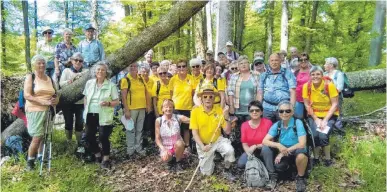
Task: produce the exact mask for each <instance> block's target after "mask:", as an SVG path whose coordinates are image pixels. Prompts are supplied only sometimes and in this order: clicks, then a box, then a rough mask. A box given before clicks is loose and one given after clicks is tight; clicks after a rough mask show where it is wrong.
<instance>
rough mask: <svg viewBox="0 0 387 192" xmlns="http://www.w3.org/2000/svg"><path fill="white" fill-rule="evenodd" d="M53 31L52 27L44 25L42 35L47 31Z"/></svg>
mask: <svg viewBox="0 0 387 192" xmlns="http://www.w3.org/2000/svg"><path fill="white" fill-rule="evenodd" d="M49 31H50V32H51V33H54V30H52V29H51V27H44V28H43V31H42V35H44V33H45V32H49Z"/></svg>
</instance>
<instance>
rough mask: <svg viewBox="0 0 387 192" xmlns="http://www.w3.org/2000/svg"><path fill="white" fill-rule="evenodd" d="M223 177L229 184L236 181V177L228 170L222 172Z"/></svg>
mask: <svg viewBox="0 0 387 192" xmlns="http://www.w3.org/2000/svg"><path fill="white" fill-rule="evenodd" d="M223 177H224V178H226V179H227V180H229V181H231V182H232V181H235V180H236V177H235V176H234V175H233V174H232V173H231V170H229V169H225V170H224V171H223Z"/></svg>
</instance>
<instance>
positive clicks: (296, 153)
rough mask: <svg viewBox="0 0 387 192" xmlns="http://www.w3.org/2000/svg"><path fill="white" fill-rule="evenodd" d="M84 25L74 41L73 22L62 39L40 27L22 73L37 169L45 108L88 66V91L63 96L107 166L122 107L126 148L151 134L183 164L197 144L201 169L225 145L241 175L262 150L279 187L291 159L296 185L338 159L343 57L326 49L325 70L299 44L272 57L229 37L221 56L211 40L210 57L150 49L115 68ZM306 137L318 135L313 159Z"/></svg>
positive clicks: (167, 156) (69, 124)
mask: <svg viewBox="0 0 387 192" xmlns="http://www.w3.org/2000/svg"><path fill="white" fill-rule="evenodd" d="M84 32H85V36H86V39H85V40H82V41H81V42H80V43H79V45H78V47H75V46H74V45H73V44H72V43H71V35H72V32H71V30H69V29H65V30H63V39H64V40H63V42H61V43H59V44H57V45H54V43H53V42H52V34H53V30H52V29H50V28H46V29H45V30H44V31H43V33H42V34H43V36H44V37H45V39H44V40H43V41H42V42H40V43H39V45H38V50H37V55H35V56H34V57H33V59H32V64H33V71H34V72H33V74H27V77H26V80H25V83H24V97H25V99H26V106H25V111H26V117H27V127H28V133H29V134H30V135H31V137H32V142H31V144H30V147H29V150H28V160H27V168H28V169H29V170H31V169H33V168H34V162H35V159H36V158H37V159H39V158H41V156H42V154H41V152H42V147H41V143H42V142H43V141H42V140H43V139H42V138H43V135H44V124H45V122H46V121H45V117H46V116H47V113H49V107H50V106H55V105H57V104H58V97H56V90H57V88H59V87H60V88H63V87H66V86H69V85H71V84H72V83H74V81H76V80H77V79H78V78H79V77H80V76H82V74H84V73H85V72H86V71H87V70H92V72H93V74H94V78H92V79H91V80H88V81H87V83H86V85H85V87H84V88H83V95H84V97H83V98H82V99H80V100H79V101H77V102H75V103H73V104H71V105H66V106H62V111H63V116H64V119H65V131H66V137H67V140H68V142H69V143H70V142H71V140H72V135H73V133H75V137H76V140H77V143H78V146H79V147H82V146H81V137H82V133H83V132H84V133H85V138H86V143H87V146H88V149H87V150H89V151H90V152H91V153H92V154H94V155H95V161H96V162H98V163H100V164H101V167H102V168H104V169H110V168H111V161H110V159H109V155H110V141H109V136H110V135H111V133H112V131H113V128H114V126H113V117H114V115H117V114H118V111H119V110H120V108H122V118H121V121H122V123H123V124H124V127H125V134H126V145H127V150H126V154H127V156H128V157H129V158H130V157H133V156H136V155H137V156H145V155H146V151H145V149H144V143H143V141H144V140H145V141H147V139H148V137H149V140H150V141H149V142H150V143H152V142H154V144H155V145H156V146H157V147H158V148H159V151H160V159H161V161H162V162H165V163H166V164H167V165H168V167H169V169H170V170H174V171H179V170H182V169H184V165H183V164H182V162H183V160H184V159H185V158H188V157H189V156H190V154H192V153H197V155H198V158H199V160H200V163H199V167H200V172H201V173H202V174H204V175H211V174H212V173H213V171H214V167H215V163H214V159H216V156H217V154H220V155H221V157H223V159H224V170H223V172H222V173H223V175H224V176H225V178H227V179H229V180H235V176H234V175H233V173H232V167H233V165H234V164H236V165H237V167H238V168H241V169H243V168H244V167H245V166H246V164H247V163H248V161H249V160H250V159H251V158H250V157H251V156H255V157H257V158H259V159H260V160H262V161H263V163H264V165H265V169H267V172H268V176H269V180H268V182H267V187H269V188H271V189H274V188H275V187H276V183H277V180H278V177H279V174H281V173H282V172H285V171H287V170H288V169H289V167H292V166H293V167H295V168H296V169H295V170H296V172H297V176H296V188H297V191H305V189H306V177H307V175H306V170H307V165H308V163H309V161H310V160H312V161H313V163H314V164H320V161H321V163H322V164H323V165H325V166H330V165H331V164H332V159H331V154H330V153H331V151H330V145H329V137H330V134H331V132H332V130H333V128H334V127H337V128H340V123H339V121H337V120H338V119H339V117H340V116H341V115H342V114H341V106H342V103H343V96H342V93H341V92H342V90H343V86H344V80H343V79H344V75H343V73H342V72H341V71H339V70H337V68H338V60H337V59H336V58H334V57H329V58H326V59H325V64H324V69H325V72H324V70H323V69H322V68H321V67H320V66H318V65H312V64H311V63H310V62H309V55H308V54H307V53H301V54H299V53H298V51H297V49H296V48H295V47H291V48H290V52H291V55H289V57H288V55H287V52H286V51H285V50H282V51H280V52H279V53H273V54H271V55H270V56H269V58H268V59H267V60H268V64H265V62H264V61H265V55H264V53H263V52H261V51H257V52H255V53H254V58H253V60H252V63H251V62H250V60H249V58H248V57H247V56H245V55H241V56H240V55H239V54H238V53H236V52H235V51H233V49H232V48H233V44H232V42H227V44H226V47H227V50H226V51H225V52H219V53H217V58H218V60H215V57H214V52H213V51H212V50H207V52H206V57H205V58H203V59H201V58H192V59H191V60H189V61H186V60H178V61H175V62H174V61H170V60H163V61H161V62H160V63H159V62H156V61H153V51H152V50H150V51H148V52H146V53H145V55H144V58H145V60H144V61H138V62H133V63H128V66H127V68H125V69H124V70H123V71H121V72H120V73H118V74H117V75H115V76H113V77H111V74H110V73H111V72H110V70H109V64H108V63H107V62H106V61H104V59H105V54H104V49H103V46H102V44H101V42H100V41H98V40H96V39H94V32H95V28H94V27H92V26H91V25H88V26H87V27H85V28H84ZM57 84H58V85H59V86H57ZM74 116H75V117H74ZM84 124H85V125H84ZM84 127H85V129H84ZM307 127H310V128H309V129H308V128H307ZM74 129H75V132H73V131H74ZM97 132H98V137H99V138H98V141H99V143H98V142H97V138H96V135H97ZM308 135H309V136H308ZM308 137H310V138H312V139H313V143H314V148H313V149H314V150H313V159H311V152H310V151H309V148H308V146H309V145H311V143H309V142H307V141H308ZM100 146H101V147H102V148H100ZM321 151H322V152H323V153H322V155H320V154H321ZM236 159H238V161H237V163H235V161H236Z"/></svg>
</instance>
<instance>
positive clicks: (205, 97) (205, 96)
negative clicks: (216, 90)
mask: <svg viewBox="0 0 387 192" xmlns="http://www.w3.org/2000/svg"><path fill="white" fill-rule="evenodd" d="M203 98H204V99H207V98H208V99H212V98H214V96H212V95H204V96H203Z"/></svg>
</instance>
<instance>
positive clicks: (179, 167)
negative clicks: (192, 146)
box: [175, 161, 184, 172]
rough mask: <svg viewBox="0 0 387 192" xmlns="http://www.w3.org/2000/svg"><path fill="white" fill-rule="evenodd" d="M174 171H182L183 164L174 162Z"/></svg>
mask: <svg viewBox="0 0 387 192" xmlns="http://www.w3.org/2000/svg"><path fill="white" fill-rule="evenodd" d="M175 171H176V172H180V171H184V168H183V164H182V162H181V161H178V162H176V166H175Z"/></svg>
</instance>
